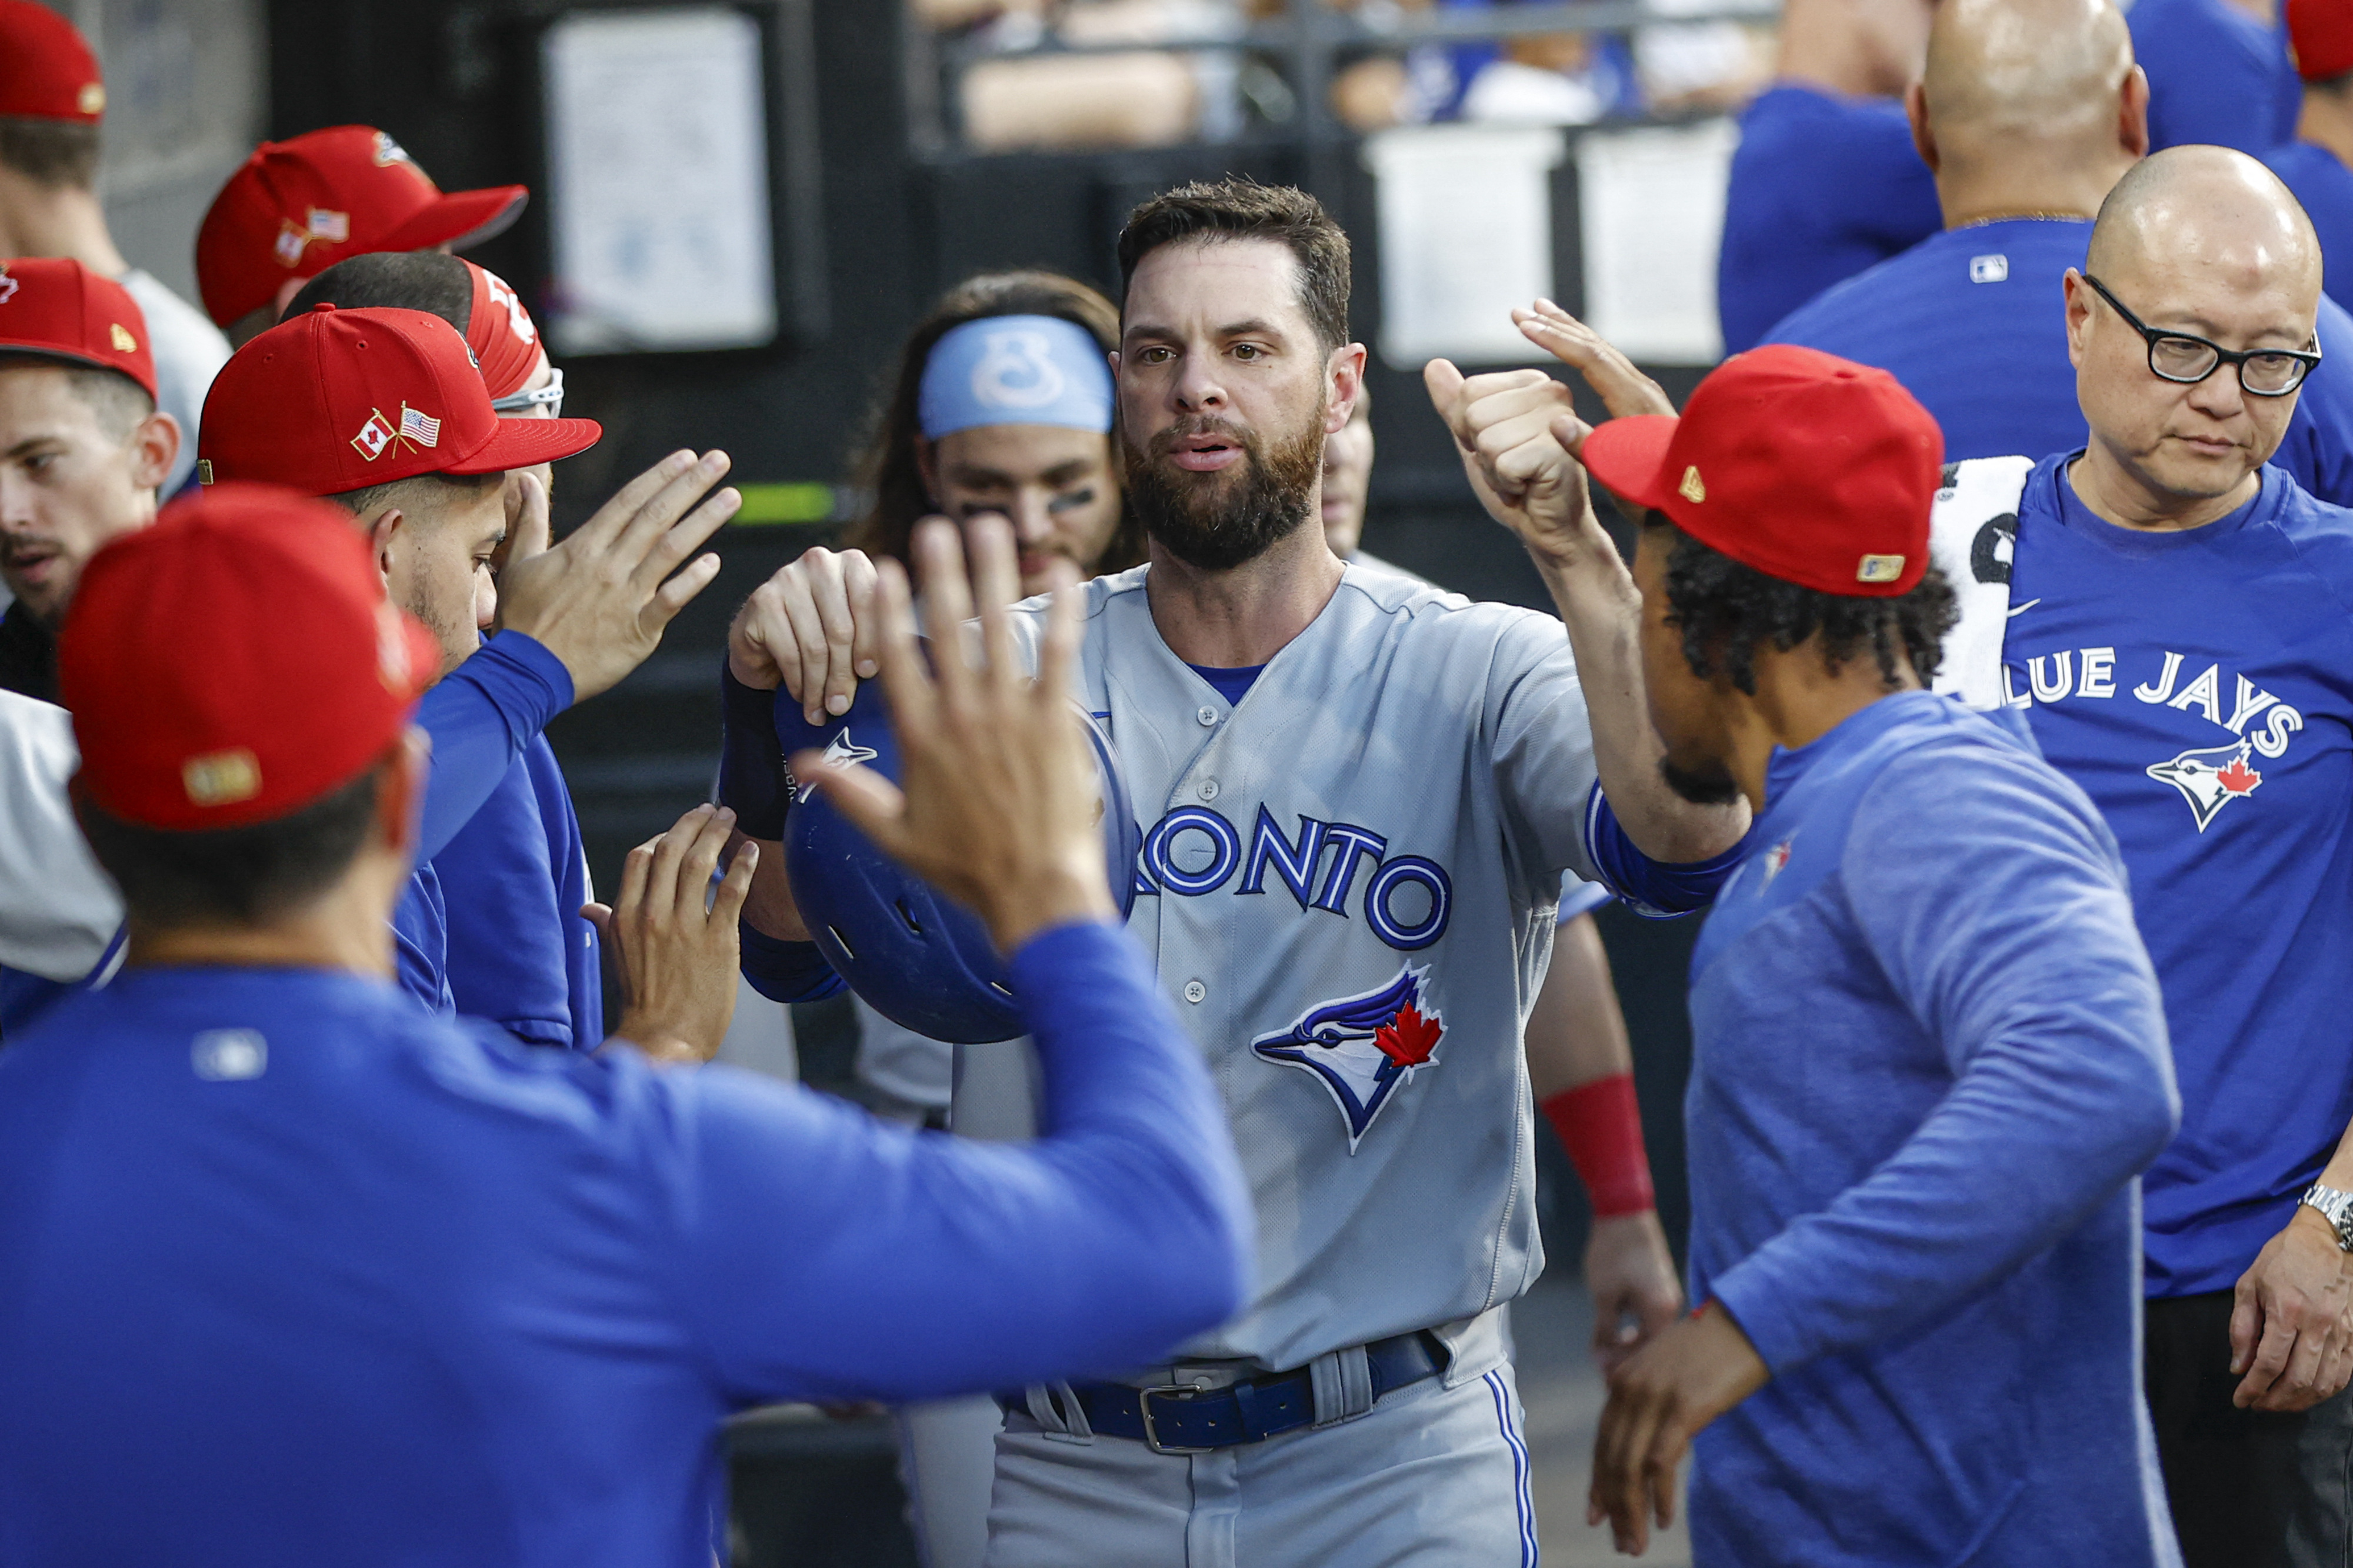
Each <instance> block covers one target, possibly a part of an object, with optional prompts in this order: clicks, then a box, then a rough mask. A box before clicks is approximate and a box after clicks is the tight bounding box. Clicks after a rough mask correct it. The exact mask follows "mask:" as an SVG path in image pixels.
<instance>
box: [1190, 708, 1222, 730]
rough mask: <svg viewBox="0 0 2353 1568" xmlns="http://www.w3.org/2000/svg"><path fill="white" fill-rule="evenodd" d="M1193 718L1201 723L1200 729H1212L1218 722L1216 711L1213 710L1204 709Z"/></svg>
mask: <svg viewBox="0 0 2353 1568" xmlns="http://www.w3.org/2000/svg"><path fill="white" fill-rule="evenodd" d="M1193 717H1194V718H1196V719H1198V720H1199V721H1201V728H1202V729H1204V730H1208V729H1212V728H1214V727H1215V726H1216V724H1217V722H1218V710H1216V709H1214V708H1204V709H1202V710H1200V711H1199V712H1198V713H1196V714H1194V715H1193Z"/></svg>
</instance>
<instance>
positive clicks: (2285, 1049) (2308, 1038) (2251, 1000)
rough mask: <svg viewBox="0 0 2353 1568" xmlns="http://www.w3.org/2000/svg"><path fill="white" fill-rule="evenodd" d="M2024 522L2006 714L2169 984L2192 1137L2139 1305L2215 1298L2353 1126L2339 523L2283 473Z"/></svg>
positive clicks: (2350, 863)
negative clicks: (2174, 524) (2240, 487)
mask: <svg viewBox="0 0 2353 1568" xmlns="http://www.w3.org/2000/svg"><path fill="white" fill-rule="evenodd" d="M2065 462H2066V459H2065V458H2052V459H2050V460H2049V461H2047V462H2044V463H2042V465H2041V466H2039V467H2038V468H2036V469H2035V470H2034V472H2033V474H2032V475H2031V476H2030V477H2029V479H2028V480H2027V484H2026V491H2025V494H2024V495H2023V496H2022V497H2021V500H2020V502H2019V509H2018V510H2019V528H2018V540H2017V545H2016V554H2015V560H2014V561H2013V563H2012V565H2011V570H2010V606H2011V618H2010V626H2009V631H2008V634H2007V636H2006V637H2005V638H2004V641H2003V647H2002V665H2003V679H2004V680H2005V682H2006V684H2007V688H2008V689H2007V691H2006V693H2005V695H2006V696H2008V697H2009V698H2010V700H2012V701H2014V702H2017V703H2019V704H2021V705H2023V706H2026V716H2027V718H2028V719H2029V720H2030V721H2031V723H2032V725H2033V729H2034V733H2035V737H2036V739H2037V740H2038V741H2040V742H2041V743H2042V751H2043V753H2044V755H2046V756H2047V757H2049V758H2050V760H2051V762H2052V764H2053V765H2054V766H2056V767H2057V768H2058V769H2059V770H2060V771H2061V772H2062V773H2065V774H2066V775H2067V776H2068V777H2069V778H2071V779H2073V780H2074V781H2075V782H2076V783H2078V784H2082V785H2083V786H2084V789H2085V790H2086V791H2087V792H2088V793H2089V794H2090V795H2091V796H2092V798H2093V800H2094V801H2095V802H2097V803H2098V805H2099V806H2100V809H2101V811H2102V813H2103V814H2105V816H2106V817H2107V820H2108V823H2109V825H2110V826H2112V827H2114V828H2115V830H2116V837H2117V838H2118V839H2119V840H2120V841H2121V842H2122V844H2123V846H2124V854H2125V861H2126V865H2128V866H2129V867H2130V868H2132V890H2133V903H2134V907H2135V909H2136V910H2137V911H2138V914H2139V917H2140V929H2141V932H2142V934H2143V935H2144V936H2145V937H2146V938H2147V942H2148V948H2149V952H2150V955H2151V956H2152V957H2153V958H2154V959H2155V960H2156V963H2157V972H2158V976H2159V978H2161V979H2162V980H2163V981H2164V983H2165V1005H2166V1016H2167V1018H2168V1021H2169V1022H2170V1024H2171V1026H2172V1028H2171V1032H2172V1036H2173V1054H2174V1064H2175V1068H2176V1070H2177V1071H2178V1072H2179V1074H2180V1079H2181V1096H2182V1103H2183V1107H2184V1109H2183V1116H2182V1128H2181V1136H2180V1137H2179V1139H2178V1140H2177V1141H2176V1142H2174V1144H2173V1146H2172V1147H2171V1148H2170V1149H2168V1150H2167V1151H2166V1152H2165V1154H2164V1156H2163V1157H2162V1158H2160V1159H2159V1160H2158V1163H2156V1164H2155V1165H2154V1166H2152V1167H2151V1168H2150V1170H2149V1173H2148V1177H2147V1183H2146V1193H2147V1229H2148V1237H2147V1250H2148V1289H2149V1293H2150V1294H2151V1295H2155V1296H2178V1295H2189V1294H2191V1293H2194V1292H2197V1291H2201V1290H2221V1289H2229V1288H2230V1287H2231V1285H2232V1283H2233V1282H2234V1281H2235V1280H2236V1279H2238V1277H2239V1275H2240V1274H2241V1273H2242V1271H2244V1269H2245V1268H2246V1267H2247V1265H2249V1264H2250V1263H2252V1262H2253V1261H2254V1258H2255V1254H2256V1253H2257V1252H2258V1251H2259V1250H2261V1248H2262V1247H2263V1243H2264V1242H2265V1241H2267V1240H2269V1239H2270V1238H2271V1237H2272V1236H2273V1235H2274V1233H2276V1232H2277V1231H2278V1230H2279V1229H2280V1227H2281V1226H2284V1225H2285V1224H2286V1223H2287V1220H2288V1216H2289V1215H2290V1214H2291V1213H2292V1212H2293V1211H2294V1209H2295V1201H2296V1196H2297V1194H2299V1193H2301V1192H2302V1191H2303V1190H2304V1189H2305V1187H2306V1185H2308V1184H2310V1183H2311V1182H2312V1181H2313V1179H2314V1178H2315V1177H2316V1176H2317V1175H2318V1174H2319V1172H2320V1168H2321V1166H2322V1165H2323V1164H2325V1163H2327V1159H2328V1155H2329V1153H2330V1152H2331V1151H2332V1150H2333V1149H2334V1148H2335V1146H2336V1144H2337V1139H2338V1138H2339V1137H2340V1136H2342V1135H2343V1133H2344V1131H2345V1129H2346V1123H2347V1122H2348V1120H2353V992H2348V981H2347V973H2348V972H2347V968H2346V955H2347V954H2348V952H2353V513H2348V512H2347V511H2345V510H2341V509H2339V508H2337V507H2333V506H2325V505H2322V504H2321V503H2319V502H2317V501H2315V500H2312V499H2311V498H2310V497H2309V496H2306V495H2305V494H2304V493H2303V492H2302V491H2301V490H2299V489H2296V487H2295V484H2294V483H2293V482H2291V481H2290V480H2289V479H2288V478H2287V477H2286V476H2285V475H2284V474H2282V473H2280V472H2279V471H2278V470H2276V469H2265V470H2264V472H2263V489H2262V491H2261V493H2260V494H2259V495H2258V496H2257V497H2256V499H2255V500H2253V501H2251V502H2250V503H2248V505H2247V506H2245V507H2244V508H2242V509H2241V510H2239V511H2237V512H2234V513H2232V515H2231V516H2229V517H2227V518H2224V519H2222V520H2221V521H2218V522H2211V523H2208V524H2207V525H2206V526H2205V527H2203V528H2197V529H2190V530H2188V531H2181V532H2165V533H2151V532H2143V531H2138V530H2127V529H2122V528H2117V527H2116V526H2114V525H2113V524H2110V523H2107V522H2104V521H2101V520H2100V519H2099V518H2097V517H2095V516H2094V515H2093V513H2092V512H2091V511H2090V510H2088V509H2087V508H2085V507H2084V505H2083V503H2082V502H2081V501H2080V500H2077V499H2076V498H2075V495H2074V492H2073V485H2072V484H2071V483H2069V482H2067V481H2066V480H2065V479H2064V477H2063V468H2064V465H2065Z"/></svg>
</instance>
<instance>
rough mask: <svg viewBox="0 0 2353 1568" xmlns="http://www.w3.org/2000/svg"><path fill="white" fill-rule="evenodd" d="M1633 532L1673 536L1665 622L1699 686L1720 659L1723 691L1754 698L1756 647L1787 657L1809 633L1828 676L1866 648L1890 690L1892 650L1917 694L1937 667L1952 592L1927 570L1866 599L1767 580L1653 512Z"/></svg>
mask: <svg viewBox="0 0 2353 1568" xmlns="http://www.w3.org/2000/svg"><path fill="white" fill-rule="evenodd" d="M1643 527H1644V528H1645V529H1646V530H1647V529H1652V528H1655V529H1660V530H1662V531H1665V532H1666V533H1668V534H1671V535H1672V536H1673V543H1672V547H1671V549H1670V552H1669V554H1668V556H1667V584H1666V585H1667V624H1668V625H1670V626H1673V627H1674V628H1675V629H1676V630H1678V631H1680V632H1681V633H1682V634H1683V658H1684V660H1685V662H1687V663H1688V664H1690V666H1691V670H1692V673H1693V674H1694V675H1696V676H1698V677H1699V678H1700V679H1703V680H1704V679H1708V678H1709V677H1710V676H1712V675H1714V674H1715V672H1716V670H1717V668H1718V666H1719V661H1720V663H1721V668H1722V669H1723V671H1724V673H1725V676H1727V677H1728V678H1730V679H1731V681H1732V684H1733V685H1734V686H1736V687H1737V688H1738V689H1740V690H1742V691H1744V692H1746V693H1747V694H1748V695H1749V696H1751V697H1754V696H1756V695H1757V647H1758V645H1759V644H1763V643H1770V644H1771V645H1772V646H1773V647H1775V648H1777V649H1778V650H1779V651H1781V652H1783V653H1787V652H1788V651H1789V650H1790V649H1791V648H1793V647H1797V646H1798V645H1799V643H1801V642H1804V641H1805V640H1806V639H1807V638H1808V637H1813V636H1815V635H1817V634H1819V635H1820V637H1821V649H1822V657H1823V658H1824V659H1826V660H1827V661H1828V662H1829V664H1830V667H1831V668H1832V669H1837V668H1840V667H1841V666H1842V665H1844V664H1845V663H1846V662H1847V661H1848V660H1850V659H1852V658H1858V657H1860V656H1861V655H1862V653H1863V652H1864V650H1866V649H1868V650H1869V651H1870V654H1871V656H1872V657H1873V658H1875V659H1877V660H1878V661H1879V675H1880V679H1882V680H1883V681H1884V682H1885V683H1886V686H1887V689H1889V690H1891V691H1893V690H1894V689H1897V688H1898V686H1900V685H1901V683H1902V679H1903V670H1902V668H1901V667H1900V666H1899V665H1898V664H1897V663H1896V660H1895V653H1896V648H1897V647H1898V645H1899V644H1900V645H1901V646H1902V648H1903V650H1904V652H1905V654H1906V655H1908V656H1909V657H1910V658H1911V661H1912V670H1913V673H1914V674H1915V675H1917V676H1918V677H1919V678H1920V683H1921V684H1922V685H1924V686H1925V685H1926V684H1927V683H1928V682H1929V681H1930V680H1931V679H1934V678H1935V676H1936V667H1937V666H1938V664H1940V663H1941V662H1942V660H1943V644H1944V638H1945V634H1946V633H1947V632H1948V631H1950V630H1952V629H1953V623H1954V622H1955V621H1957V620H1958V619H1959V618H1960V606H1959V603H1958V601H1957V600H1956V599H1955V598H1954V597H1953V588H1952V584H1949V583H1947V582H1946V581H1945V574H1943V573H1942V572H1940V571H1938V570H1937V569H1936V566H1935V564H1934V563H1931V564H1930V565H1929V567H1928V571H1927V574H1926V576H1924V577H1922V578H1921V579H1920V581H1919V583H1918V584H1916V585H1915V586H1914V588H1913V589H1912V591H1911V592H1910V593H1908V594H1903V595H1897V596H1895V597H1894V598H1881V599H1866V598H1859V597H1856V596H1854V595H1846V594H1824V593H1821V592H1820V591H1818V590H1816V589H1812V588H1801V587H1799V585H1798V584H1795V583H1784V582H1782V581H1781V580H1780V579H1779V578H1778V577H1767V575H1766V574H1764V573H1762V572H1759V571H1757V569H1756V568H1755V567H1753V566H1744V565H1742V564H1741V563H1739V562H1737V561H1735V560H1734V559H1732V557H1730V556H1729V555H1726V554H1725V553H1724V552H1721V551H1719V550H1716V549H1714V548H1713V547H1711V546H1709V545H1705V544H1703V543H1701V542H1699V541H1698V540H1696V539H1694V538H1693V537H1692V536H1691V535H1690V534H1688V533H1685V532H1684V531H1683V530H1682V529H1680V528H1677V527H1676V526H1675V525H1674V524H1673V523H1672V522H1670V521H1667V519H1666V518H1665V517H1663V516H1662V515H1661V514H1660V513H1658V512H1655V511H1654V512H1651V513H1650V514H1649V515H1648V516H1647V517H1645V518H1644V520H1643Z"/></svg>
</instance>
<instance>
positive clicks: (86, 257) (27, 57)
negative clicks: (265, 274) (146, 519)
mask: <svg viewBox="0 0 2353 1568" xmlns="http://www.w3.org/2000/svg"><path fill="white" fill-rule="evenodd" d="M105 113H106V87H105V84H104V82H103V81H102V80H101V79H100V76H99V69H98V60H97V58H96V57H95V56H93V55H92V54H91V53H90V46H89V45H88V44H87V43H85V42H84V41H83V40H82V36H81V35H80V34H79V33H78V32H76V31H75V30H74V26H73V24H72V23H70V22H69V21H67V20H66V19H65V18H64V17H62V16H58V14H57V13H56V12H55V11H52V10H50V9H49V8H48V7H47V6H46V5H35V4H33V0H0V258H6V257H12V256H37V257H52V258H67V259H70V260H74V261H79V262H80V263H81V264H82V265H83V266H84V267H86V268H89V269H90V271H92V272H94V273H96V274H98V275H99V276H100V277H101V278H108V279H113V280H114V281H115V282H117V283H120V284H121V285H122V287H123V289H124V290H125V291H127V292H128V293H129V294H130V296H131V297H132V299H133V300H137V301H138V302H139V309H140V310H141V312H142V314H143V315H144V316H145V317H146V319H147V327H146V331H145V333H144V334H143V335H142V342H143V343H145V344H146V346H147V348H148V349H149V350H150V351H152V354H153V359H154V362H155V364H154V378H155V385H154V387H153V394H154V399H155V405H156V406H157V407H158V408H160V409H162V410H163V411H164V413H166V414H168V415H170V416H172V418H173V419H174V421H175V422H176V423H177V424H178V426H179V427H180V446H179V450H178V452H177V453H176V454H175V455H174V457H173V458H172V465H171V469H170V471H169V472H168V473H166V474H165V475H164V479H163V483H162V489H163V493H164V494H165V495H167V496H168V495H171V494H173V493H174V491H176V490H178V489H180V487H181V486H182V485H184V484H185V483H186V482H187V479H188V476H189V474H190V473H192V472H193V471H194V470H195V466H196V416H197V415H198V414H199V413H200V412H201V411H202V410H203V408H204V405H205V392H206V389H207V388H209V387H210V386H211V385H212V384H213V374H214V373H215V372H216V371H217V370H219V369H220V367H221V365H222V363H224V362H226V361H227V358H228V340H227V339H226V338H224V337H222V336H221V334H220V332H219V331H218V330H217V329H216V328H215V327H214V326H213V324H212V323H211V322H209V321H206V320H205V319H204V317H203V316H202V315H200V314H198V313H197V311H196V309H195V307H194V306H193V305H190V304H189V303H188V302H187V301H186V300H183V299H181V298H180V297H179V296H178V295H177V294H174V293H173V292H172V291H171V290H170V289H166V288H164V285H163V284H161V283H159V282H157V281H156V280H155V279H154V278H153V277H152V276H150V275H149V274H148V273H146V272H143V271H142V270H140V269H139V268H136V267H133V266H132V265H131V264H130V263H129V262H128V261H125V260H124V259H123V258H122V253H121V251H120V250H117V249H116V248H115V246H114V237H113V236H112V235H111V234H110V233H108V232H107V226H106V212H105V209H104V208H103V207H101V206H100V205H99V199H98V189H97V184H98V155H99V135H100V132H99V127H100V121H102V120H103V119H104V116H105Z"/></svg>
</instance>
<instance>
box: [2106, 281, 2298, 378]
mask: <svg viewBox="0 0 2353 1568" xmlns="http://www.w3.org/2000/svg"><path fill="white" fill-rule="evenodd" d="M2084 282H2086V283H2088V284H2090V285H2091V286H2092V287H2093V288H2094V289H2098V290H2099V293H2100V298H2101V299H2103V300H2106V301H2107V302H2108V303H2109V304H2110V305H2111V306H2112V307H2114V308H2115V310H2116V314H2117V315H2119V316H2122V317H2123V318H2124V319H2125V323H2126V325H2127V326H2129V327H2131V328H2132V330H2133V331H2137V332H2138V333H2139V334H2140V335H2141V336H2142V337H2144V338H2146V339H2147V340H2148V368H2149V374H2152V375H2155V376H2156V377H2158V379H2159V380H2160V381H2170V382H2176V383H2179V384H2181V385H2183V386H2194V385H2196V384H2198V383H2200V382H2201V381H2203V380H2205V379H2206V378H2207V377H2208V376H2210V375H2211V374H2214V373H2215V371H2217V370H2219V369H2220V368H2221V367H2222V366H2223V365H2226V364H2228V365H2236V366H2237V367H2238V370H2239V386H2240V388H2241V389H2242V391H2245V392H2248V393H2252V394H2253V395H2255V396H2257V397H2285V396H2286V395H2288V394H2289V393H2291V392H2294V391H2295V389H2296V388H2297V387H2299V386H2302V385H2303V384H2304V378H2305V377H2306V376H2307V375H2310V374H2312V367H2313V366H2314V365H2316V364H2318V363H2320V353H2319V344H2320V334H2319V333H2317V332H2315V333H2314V334H2313V337H2312V342H2313V347H2312V348H2310V349H2226V348H2224V347H2223V346H2222V345H2221V344H2220V343H2210V342H2207V341H2206V340H2205V339H2204V338H2200V337H2192V336H2191V335H2190V334H2189V333H2188V332H2161V331H2158V330H2157V329H2156V328H2155V327H2152V326H2150V325H2148V324H2147V322H2146V321H2142V320H2141V319H2140V318H2139V317H2138V316H2136V315H2134V314H2133V313H2132V312H2131V311H2130V310H2126V309H2125V303H2124V301H2123V300H2119V299H2117V298H2116V296H2115V295H2114V294H2111V293H2109V292H2108V286H2107V285H2106V284H2105V283H2103V282H2101V281H2100V280H2099V279H2096V278H2094V277H2093V276H2092V275H2091V274H2090V273H2088V272H2086V273H2084Z"/></svg>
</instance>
